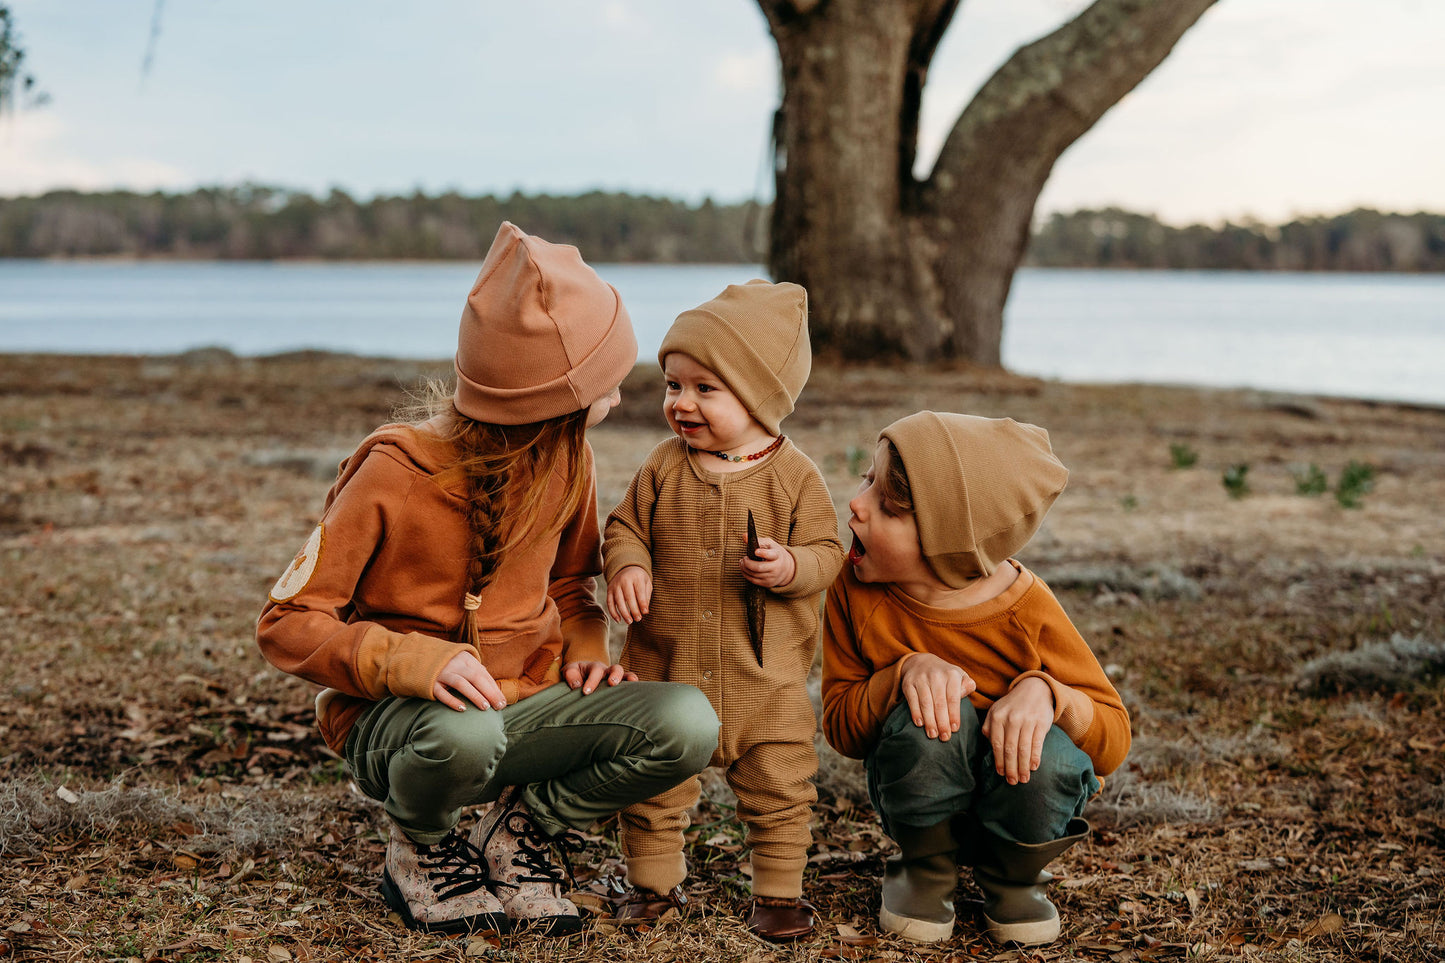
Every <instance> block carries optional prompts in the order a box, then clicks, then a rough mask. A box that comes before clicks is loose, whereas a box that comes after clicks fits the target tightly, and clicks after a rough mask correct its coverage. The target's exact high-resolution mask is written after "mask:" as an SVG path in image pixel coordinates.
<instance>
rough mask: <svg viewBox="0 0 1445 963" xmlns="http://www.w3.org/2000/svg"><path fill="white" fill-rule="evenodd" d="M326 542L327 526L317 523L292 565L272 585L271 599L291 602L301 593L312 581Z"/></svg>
mask: <svg viewBox="0 0 1445 963" xmlns="http://www.w3.org/2000/svg"><path fill="white" fill-rule="evenodd" d="M325 544H326V526H324V525H317V526H316V530H315V531H314V532H312V533H311V537H310V538H308V539H307V540H306V544H305V545H303V546H301V551H300V552H298V553H297V555H296V558H295V559H294V560H293V561H292V562H291V566H290V567H289V568H287V569H286V571H284V572H282V573H281V577H280V578H278V579H277V580H276V584H275V585H273V586H271V601H273V602H289V601H291V600H292V599H294V598H295V597H296V596H298V595H300V594H301V590H302V589H304V588H305V587H306V585H307V583H309V582H310V581H311V575H312V573H314V572H315V571H316V563H317V562H318V561H320V560H321V548H322V546H324V545H325Z"/></svg>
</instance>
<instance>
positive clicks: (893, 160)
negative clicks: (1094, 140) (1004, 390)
mask: <svg viewBox="0 0 1445 963" xmlns="http://www.w3.org/2000/svg"><path fill="white" fill-rule="evenodd" d="M1213 2H1214V0H1096V2H1095V3H1094V4H1093V5H1091V6H1090V7H1089V8H1088V9H1086V10H1085V11H1084V12H1083V13H1081V14H1080V15H1079V16H1078V17H1076V18H1075V19H1074V20H1072V21H1070V22H1069V23H1066V24H1064V25H1063V26H1062V27H1060V28H1059V29H1058V30H1056V31H1054V32H1053V33H1052V34H1050V35H1048V36H1046V37H1044V38H1042V39H1040V40H1038V41H1036V42H1034V43H1032V44H1030V45H1028V46H1026V47H1023V48H1022V49H1020V50H1019V51H1017V52H1016V53H1015V54H1014V55H1013V57H1011V58H1010V59H1009V61H1008V62H1007V63H1005V64H1004V65H1003V67H1001V68H1000V69H999V70H998V72H997V73H995V74H994V76H993V77H992V79H990V80H989V81H988V83H987V84H985V85H984V87H983V89H982V90H980V91H979V93H978V95H977V96H976V97H975V98H974V100H973V102H972V103H970V104H969V106H968V107H967V108H966V109H965V110H964V112H963V114H962V115H961V116H960V117H959V119H958V121H957V122H956V123H955V125H954V128H953V130H952V132H951V133H950V134H949V137H948V139H947V141H946V142H945V144H944V147H943V150H942V152H941V153H940V155H939V158H938V161H937V163H936V165H935V166H934V169H933V171H932V172H931V173H930V175H929V176H928V177H927V178H926V179H924V180H922V181H919V180H918V179H917V178H915V177H914V174H913V166H914V158H915V156H916V151H917V140H918V110H919V104H920V102H921V98H922V91H923V85H924V83H925V81H926V78H927V73H928V67H929V64H930V63H931V62H932V59H933V55H934V52H935V51H936V50H937V47H938V42H939V40H940V39H941V38H942V36H943V33H944V30H945V29H946V28H947V27H948V25H949V23H950V22H951V20H952V18H953V16H954V14H955V12H956V11H957V9H958V6H959V0H758V4H759V6H760V7H761V8H762V10H763V13H764V15H765V16H766V18H767V20H768V25H769V29H770V30H771V32H772V35H773V38H774V40H775V41H776V42H777V45H778V52H779V57H780V61H781V64H782V76H783V99H782V105H781V106H780V107H779V109H778V113H777V117H776V119H775V123H774V139H775V147H776V170H775V185H776V188H775V190H776V193H775V199H774V203H773V221H772V232H771V236H770V251H769V266H770V267H771V269H772V272H773V276H774V277H775V278H777V279H778V280H789V281H796V282H798V283H800V284H802V285H804V286H805V287H806V288H807V289H808V293H809V298H810V308H811V317H812V331H813V343H814V347H815V349H816V350H817V351H818V352H819V353H821V354H835V355H838V356H841V357H843V358H845V359H868V358H878V357H883V358H909V359H913V360H933V359H962V360H967V361H971V362H973V363H976V364H983V365H992V366H996V365H998V364H999V362H1000V345H1001V341H1002V332H1003V308H1004V303H1005V301H1006V300H1007V297H1008V291H1009V287H1010V285H1011V283H1012V281H1013V274H1014V271H1015V270H1016V268H1017V266H1018V263H1019V261H1020V260H1021V259H1022V257H1023V254H1024V248H1025V246H1026V244H1027V242H1028V235H1029V224H1030V221H1031V219H1032V217H1033V211H1034V205H1035V204H1036V202H1037V200H1038V196H1039V193H1040V191H1041V190H1042V189H1043V185H1044V183H1045V181H1046V180H1047V178H1048V175H1049V172H1050V171H1051V170H1052V169H1053V165H1054V162H1055V161H1057V160H1058V158H1059V155H1060V154H1062V153H1063V151H1064V150H1065V149H1066V148H1067V147H1068V146H1069V145H1070V144H1072V143H1073V142H1074V141H1075V140H1077V139H1078V138H1079V137H1080V136H1081V135H1082V134H1083V133H1084V132H1085V131H1087V130H1088V129H1089V128H1090V127H1092V126H1093V125H1094V123H1095V122H1096V121H1098V119H1099V118H1100V117H1102V116H1103V114H1104V113H1105V111H1107V110H1108V109H1109V107H1110V106H1112V105H1113V104H1115V103H1117V102H1118V100H1119V99H1120V98H1121V97H1123V96H1124V94H1126V93H1128V92H1129V91H1130V90H1132V89H1133V88H1134V86H1135V85H1137V84H1138V83H1139V81H1141V80H1142V79H1143V78H1144V77H1146V76H1147V75H1148V74H1149V72H1150V71H1151V70H1153V69H1154V67H1156V66H1157V65H1158V64H1159V63H1160V62H1161V61H1162V60H1163V59H1164V58H1165V57H1166V56H1167V55H1168V54H1169V52H1170V50H1172V49H1173V46H1174V44H1175V42H1176V41H1178V39H1179V38H1180V37H1181V36H1182V35H1183V34H1184V32H1185V31H1186V30H1187V29H1188V28H1189V27H1190V26H1192V25H1193V24H1194V23H1195V21H1197V20H1198V19H1199V17H1200V16H1201V15H1202V14H1203V13H1204V11H1205V10H1207V9H1208V8H1209V7H1210V6H1211V5H1212V4H1213Z"/></svg>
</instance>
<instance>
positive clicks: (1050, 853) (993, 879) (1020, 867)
mask: <svg viewBox="0 0 1445 963" xmlns="http://www.w3.org/2000/svg"><path fill="white" fill-rule="evenodd" d="M1064 832H1066V833H1067V834H1068V835H1066V836H1064V837H1062V838H1060V839H1055V840H1052V841H1051V842H1047V843H1015V842H1011V841H1009V840H1004V839H999V838H998V837H997V836H994V835H993V834H991V833H983V834H982V838H981V839H980V841H979V842H980V845H979V854H978V861H977V862H976V863H975V864H974V867H973V880H974V882H976V883H978V888H979V889H981V890H983V917H984V923H985V925H986V926H987V927H988V935H989V936H990V937H992V938H993V939H994V940H995V941H997V942H999V943H1022V944H1025V945H1033V944H1039V943H1052V942H1053V941H1054V940H1056V939H1058V938H1059V911H1058V910H1057V909H1056V908H1055V907H1054V904H1053V903H1051V902H1049V898H1048V896H1047V895H1046V894H1045V892H1044V890H1045V889H1046V888H1047V887H1048V884H1049V881H1050V880H1052V879H1053V878H1054V877H1053V875H1052V874H1050V873H1046V872H1044V867H1045V866H1047V865H1048V864H1049V863H1051V862H1053V861H1054V859H1055V858H1056V857H1058V856H1059V854H1061V853H1063V852H1064V850H1066V849H1068V848H1069V847H1070V846H1073V845H1074V844H1075V843H1077V842H1078V841H1079V840H1081V839H1083V838H1084V837H1085V836H1088V835H1089V824H1088V822H1087V821H1085V820H1083V819H1071V820H1069V825H1068V826H1067V827H1066V828H1065V830H1064Z"/></svg>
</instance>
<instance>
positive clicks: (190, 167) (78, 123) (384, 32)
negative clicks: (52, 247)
mask: <svg viewBox="0 0 1445 963" xmlns="http://www.w3.org/2000/svg"><path fill="white" fill-rule="evenodd" d="M9 2H10V7H11V10H12V13H13V14H14V16H15V20H16V23H17V25H18V29H19V31H20V34H21V36H22V38H23V41H24V44H25V46H26V48H27V51H28V58H29V61H28V62H29V66H30V68H31V69H32V70H33V71H34V73H35V74H36V75H37V77H38V78H39V80H40V83H41V85H42V86H43V87H44V89H45V90H46V91H47V92H48V93H49V94H50V96H51V98H52V99H51V103H50V104H49V106H47V107H44V108H42V109H38V110H33V111H27V112H24V113H22V114H20V115H18V116H12V117H9V118H7V119H4V120H0V196H13V195H17V194H25V193H37V192H40V191H43V190H47V189H50V188H55V187H75V188H80V189H88V190H93V189H101V188H109V187H128V188H133V189H144V190H149V189H154V188H161V189H167V190H184V189H188V188H190V187H193V186H196V185H199V184H218V183H222V184H231V183H236V182H239V181H242V180H248V179H249V180H254V181H259V182H263V183H268V184H278V185H282V186H288V187H297V188H302V189H306V190H310V191H315V192H323V191H325V190H327V189H328V188H330V187H331V186H333V185H334V186H338V187H341V188H343V189H346V190H348V191H350V192H352V193H353V194H356V195H358V196H361V197H370V196H372V195H373V194H376V193H397V192H410V191H411V190H413V189H415V188H421V189H422V190H425V191H428V192H436V191H440V190H445V189H449V188H455V189H457V190H460V191H463V192H465V193H487V192H492V193H508V192H510V191H512V190H514V189H520V190H524V191H528V192H540V191H547V192H552V193H574V192H577V191H582V190H587V189H590V188H601V189H606V190H627V191H634V192H647V193H653V194H662V195H667V196H672V197H679V198H683V199H687V200H690V201H696V200H700V199H701V198H702V197H704V196H711V197H713V198H715V199H717V200H721V201H736V200H741V199H744V198H747V197H752V196H755V195H757V196H762V197H764V198H766V197H767V196H769V194H770V191H771V185H770V183H769V181H768V178H767V176H766V174H764V172H763V167H762V165H763V162H764V153H765V150H766V138H767V130H768V123H769V118H770V116H771V113H772V110H773V108H774V106H775V105H776V102H777V65H776V52H775V48H774V47H773V44H772V41H771V39H770V38H769V37H768V35H767V31H766V27H765V25H764V22H763V19H762V15H761V14H760V13H759V12H758V9H757V6H756V5H755V4H754V3H753V2H751V0H682V2H679V0H536V2H531V3H517V2H501V0H491V2H488V0H416V2H411V3H406V2H399V0H385V2H383V0H348V2H343V0H288V2H284V3H283V2H277V0H167V2H166V3H165V7H164V17H163V21H162V31H161V34H160V37H159V40H158V43H157V46H156V51H155V59H154V64H153V67H152V69H151V72H150V74H149V75H148V76H146V77H145V78H144V79H142V76H141V64H142V61H143V59H144V56H145V52H146V48H147V41H148V37H149V32H150V23H151V16H152V12H153V10H154V0H9ZM1082 6H1083V3H1082V2H1081V0H964V3H963V5H962V8H961V11H960V14H959V16H958V17H957V18H956V19H955V21H954V24H953V26H952V27H951V28H950V31H949V34H948V35H947V36H946V37H945V39H944V42H943V45H942V47H941V48H940V50H939V52H938V56H937V58H936V60H935V62H934V69H933V71H932V73H931V75H930V79H929V85H928V88H927V91H926V97H925V103H924V117H923V145H922V151H921V152H920V163H921V164H926V163H928V162H930V161H931V160H932V156H933V153H934V152H935V151H936V150H937V147H938V145H939V144H940V143H941V142H942V139H943V137H944V136H945V135H946V133H947V130H948V127H949V126H950V125H951V124H952V122H953V120H954V119H955V118H956V117H957V114H958V111H959V109H960V108H961V107H962V105H963V104H964V103H965V102H966V101H967V100H968V98H969V97H970V96H971V95H972V93H973V91H975V90H976V89H977V88H978V86H979V85H980V84H981V83H982V82H983V81H984V80H985V79H987V77H988V75H989V74H991V73H992V72H993V70H994V69H995V68H996V67H997V66H998V65H999V64H1000V63H1001V62H1002V61H1003V60H1004V59H1006V58H1007V56H1008V55H1009V54H1010V53H1011V52H1012V51H1013V50H1014V49H1015V48H1016V47H1018V46H1019V45H1020V44H1022V43H1025V42H1027V41H1029V40H1032V39H1034V38H1035V37H1037V36H1038V35H1040V34H1042V33H1045V32H1047V31H1048V30H1050V29H1052V28H1053V27H1054V26H1056V25H1057V24H1059V23H1061V22H1062V21H1064V20H1065V19H1067V18H1068V17H1069V16H1071V15H1072V14H1073V13H1074V12H1076V11H1077V10H1078V9H1081V8H1082ZM1442 48H1445V3H1441V2H1438V0H1310V2H1305V0H1220V3H1219V4H1217V5H1216V7H1215V8H1214V9H1213V10H1211V11H1210V12H1209V13H1207V14H1205V16H1204V18H1203V20H1202V21H1201V22H1200V23H1199V24H1198V25H1197V26H1196V27H1195V28H1194V30H1192V31H1191V32H1190V33H1189V34H1187V35H1186V36H1185V38H1184V39H1183V41H1181V43H1180V44H1179V46H1178V47H1177V48H1176V49H1175V51H1174V53H1173V54H1172V55H1171V57H1170V58H1169V59H1168V60H1166V61H1165V63H1164V64H1163V66H1162V67H1161V68H1160V69H1159V70H1157V71H1156V72H1155V73H1154V75H1153V76H1151V77H1150V78H1149V79H1148V80H1146V81H1145V83H1144V84H1143V85H1141V86H1140V87H1139V88H1138V89H1137V90H1136V91H1134V93H1132V94H1131V95H1130V96H1129V97H1128V98H1126V99H1125V101H1124V102H1123V103H1121V104H1120V105H1118V106H1117V107H1116V108H1114V110H1112V111H1111V112H1110V113H1109V114H1108V115H1106V116H1105V118H1104V119H1103V120H1102V121H1101V122H1100V123H1099V125H1097V126H1096V127H1095V128H1094V130H1093V131H1091V132H1090V133H1089V134H1087V135H1086V136H1085V137H1084V138H1083V139H1082V140H1081V141H1080V142H1079V143H1077V144H1076V145H1075V146H1074V147H1073V148H1071V149H1070V150H1069V151H1068V152H1067V153H1066V154H1065V155H1064V157H1063V158H1062V159H1061V161H1060V162H1059V164H1058V166H1057V167H1056V168H1055V172H1054V176H1053V178H1052V179H1051V181H1050V183H1049V186H1048V187H1047V189H1046V190H1045V193H1044V195H1043V198H1042V199H1041V202H1040V211H1041V212H1047V211H1052V210H1059V209H1062V210H1071V209H1074V208H1076V207H1082V206H1101V205H1105V204H1118V205H1121V206H1124V207H1127V208H1131V209H1134V210H1139V211H1147V212H1154V213H1157V214H1159V215H1160V216H1162V217H1164V218H1165V219H1167V220H1171V221H1175V222H1182V221H1187V220H1206V221H1217V220H1220V219H1222V218H1225V217H1233V218H1238V217H1241V216H1245V215H1254V216H1257V217H1260V218H1263V219H1265V220H1281V219H1285V218H1288V217H1290V216H1292V215H1294V214H1297V213H1316V212H1323V213H1335V212H1338V211H1342V210H1346V209H1348V208H1351V207H1354V206H1357V205H1368V206H1374V207H1381V208H1386V209H1393V210H1406V211H1415V210H1421V209H1424V210H1434V211H1445V177H1442V176H1441V174H1440V171H1441V170H1442V160H1441V158H1442V157H1445V123H1442V122H1441V115H1442V110H1445V108H1442V107H1441V104H1445V70H1442V69H1441V68H1440V63H1441V56H1442V55H1441V50H1442Z"/></svg>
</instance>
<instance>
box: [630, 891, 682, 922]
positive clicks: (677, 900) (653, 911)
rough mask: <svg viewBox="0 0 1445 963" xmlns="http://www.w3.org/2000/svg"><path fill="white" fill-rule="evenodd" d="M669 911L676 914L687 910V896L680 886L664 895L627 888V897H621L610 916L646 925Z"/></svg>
mask: <svg viewBox="0 0 1445 963" xmlns="http://www.w3.org/2000/svg"><path fill="white" fill-rule="evenodd" d="M671 909H675V910H677V911H678V913H683V912H686V910H687V894H686V893H684V892H683V891H682V887H681V886H674V887H673V888H672V889H670V890H668V891H667V892H666V893H654V892H653V891H652V890H650V889H643V888H642V887H640V886H633V887H629V888H628V891H627V895H626V896H624V897H622V900H621V902H619V903H618V904H617V911H616V912H615V913H613V914H612V915H613V917H614V918H615V919H619V920H631V921H633V922H636V923H646V922H651V921H652V920H655V919H659V918H661V917H662V914H664V913H666V912H667V911H668V910H671Z"/></svg>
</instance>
